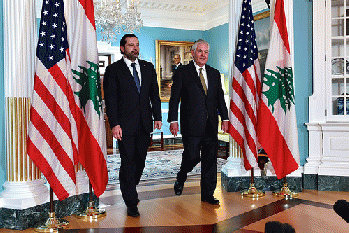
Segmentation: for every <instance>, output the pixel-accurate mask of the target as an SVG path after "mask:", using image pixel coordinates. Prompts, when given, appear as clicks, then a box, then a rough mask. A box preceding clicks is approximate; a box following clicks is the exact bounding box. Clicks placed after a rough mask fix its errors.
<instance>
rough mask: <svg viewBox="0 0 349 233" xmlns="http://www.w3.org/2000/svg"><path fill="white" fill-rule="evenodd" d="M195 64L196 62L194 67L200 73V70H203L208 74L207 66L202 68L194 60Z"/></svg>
mask: <svg viewBox="0 0 349 233" xmlns="http://www.w3.org/2000/svg"><path fill="white" fill-rule="evenodd" d="M193 62H194V66H195V68H196V70H197V71H198V72H199V71H200V68H202V71H205V72H206V65H204V66H203V67H200V66H198V64H196V62H195V61H194V60H193Z"/></svg>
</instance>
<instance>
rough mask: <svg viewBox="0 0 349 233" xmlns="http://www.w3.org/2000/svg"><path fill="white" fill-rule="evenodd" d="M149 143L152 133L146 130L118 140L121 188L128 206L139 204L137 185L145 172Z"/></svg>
mask: <svg viewBox="0 0 349 233" xmlns="http://www.w3.org/2000/svg"><path fill="white" fill-rule="evenodd" d="M149 143H150V134H149V133H148V132H144V131H141V132H139V133H137V134H136V135H133V136H128V135H125V136H123V137H122V140H118V144H119V150H120V157H121V166H120V172H119V179H120V190H121V193H122V197H123V199H124V202H125V204H126V206H128V207H131V206H136V205H137V204H138V201H137V200H138V193H137V189H136V185H138V184H139V181H140V179H141V176H142V173H143V169H144V166H145V159H146V156H147V149H148V147H149Z"/></svg>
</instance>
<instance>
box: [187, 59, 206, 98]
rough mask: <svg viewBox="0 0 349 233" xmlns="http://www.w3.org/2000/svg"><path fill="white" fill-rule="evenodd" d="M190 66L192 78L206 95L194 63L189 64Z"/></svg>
mask: <svg viewBox="0 0 349 233" xmlns="http://www.w3.org/2000/svg"><path fill="white" fill-rule="evenodd" d="M189 65H190V69H189V72H190V73H191V74H192V77H194V80H195V81H196V83H197V85H198V86H199V87H200V90H201V91H202V92H203V93H205V91H204V87H203V86H202V84H201V80H200V77H199V75H198V72H197V71H196V68H195V65H194V62H193V61H191V62H190V63H189Z"/></svg>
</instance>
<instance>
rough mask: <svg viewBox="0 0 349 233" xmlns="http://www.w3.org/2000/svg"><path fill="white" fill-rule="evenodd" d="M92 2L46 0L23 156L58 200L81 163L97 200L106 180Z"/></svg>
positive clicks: (69, 191) (72, 188) (72, 184)
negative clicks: (26, 156) (38, 171)
mask: <svg viewBox="0 0 349 233" xmlns="http://www.w3.org/2000/svg"><path fill="white" fill-rule="evenodd" d="M93 15H94V13H93V2H92V0H80V1H79V0H44V1H43V6H42V14H41V21H40V29H39V41H38V46H37V52H36V56H37V66H36V71H35V77H34V92H33V96H32V106H31V109H30V122H29V127H28V139H27V152H28V155H29V157H30V158H31V159H32V160H33V162H34V163H35V164H36V166H37V167H38V168H39V169H40V171H41V172H42V173H43V174H44V176H45V177H46V179H47V181H48V182H49V184H50V187H51V188H52V190H53V192H54V193H55V194H56V196H57V198H58V199H59V200H64V199H65V198H67V197H69V196H72V195H75V194H77V188H76V171H75V168H74V166H75V165H76V164H78V162H80V163H81V164H82V165H83V166H84V168H85V170H86V173H87V175H88V176H89V178H90V182H91V184H92V187H93V189H94V192H95V194H96V195H97V196H100V195H101V194H102V193H103V192H104V191H105V188H106V185H107V182H108V172H107V166H106V157H105V156H106V142H105V126H104V116H103V110H102V109H103V108H102V98H101V84H100V77H99V72H98V53H97V42H96V32H95V26H94V20H93V19H94V17H93Z"/></svg>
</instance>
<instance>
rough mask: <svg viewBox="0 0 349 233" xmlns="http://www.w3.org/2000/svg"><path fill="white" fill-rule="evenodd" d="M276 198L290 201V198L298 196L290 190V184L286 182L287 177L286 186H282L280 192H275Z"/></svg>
mask: <svg viewBox="0 0 349 233" xmlns="http://www.w3.org/2000/svg"><path fill="white" fill-rule="evenodd" d="M273 195H274V196H277V197H284V198H285V199H289V198H294V197H297V196H298V193H295V192H292V191H291V190H290V189H289V188H288V184H287V180H286V176H285V177H284V185H283V186H282V188H281V190H280V191H277V192H273Z"/></svg>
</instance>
